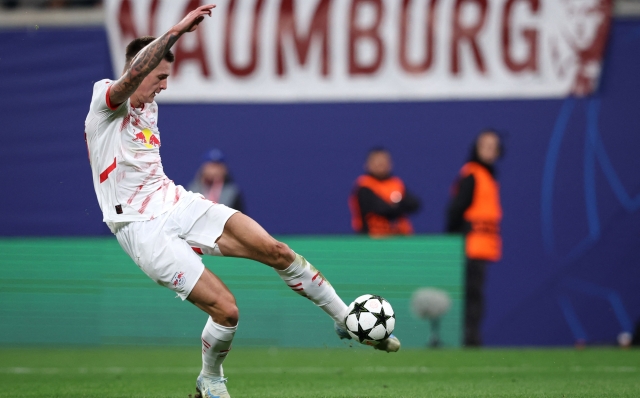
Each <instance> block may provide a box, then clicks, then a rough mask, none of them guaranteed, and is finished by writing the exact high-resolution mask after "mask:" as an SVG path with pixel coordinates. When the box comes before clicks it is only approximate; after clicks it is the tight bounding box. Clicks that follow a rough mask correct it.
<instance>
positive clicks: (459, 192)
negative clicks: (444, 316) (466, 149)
mask: <svg viewBox="0 0 640 398" xmlns="http://www.w3.org/2000/svg"><path fill="white" fill-rule="evenodd" d="M500 141H501V140H500V135H499V134H498V133H496V132H495V131H492V130H486V131H483V132H482V133H480V135H478V138H477V139H476V142H475V143H474V145H473V147H472V151H471V157H470V159H469V162H467V163H466V164H465V165H464V166H463V167H462V169H461V170H460V176H459V178H458V180H457V181H456V184H455V186H454V188H453V198H452V199H451V202H450V203H449V209H448V214H447V231H448V232H453V233H456V232H458V233H463V234H464V235H465V253H466V257H467V261H466V264H465V305H464V318H465V320H464V322H465V330H464V344H465V346H481V345H482V335H481V324H482V318H483V316H484V281H485V274H486V268H487V264H488V263H489V262H490V261H498V260H500V258H501V257H502V238H501V236H500V222H501V221H502V207H501V206H500V187H499V186H498V182H497V181H496V179H495V177H494V173H495V171H494V166H493V165H494V163H495V162H496V161H497V160H498V159H499V158H500V157H501V156H502V153H503V149H502V144H501V142H500Z"/></svg>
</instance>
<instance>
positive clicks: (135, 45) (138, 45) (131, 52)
mask: <svg viewBox="0 0 640 398" xmlns="http://www.w3.org/2000/svg"><path fill="white" fill-rule="evenodd" d="M155 39H156V38H155V37H153V36H142V37H138V38H137V39H133V40H132V41H131V43H129V44H128V45H127V50H126V52H125V54H126V58H125V63H126V65H127V66H129V65H130V64H131V61H132V60H133V59H134V58H135V56H136V55H138V53H139V52H140V50H142V49H143V48H145V47H146V46H148V45H149V43H151V42H152V41H154V40H155ZM175 59H176V57H175V56H174V55H173V53H172V52H171V50H169V51H167V53H166V54H165V55H164V60H165V61H167V62H173V61H174V60H175Z"/></svg>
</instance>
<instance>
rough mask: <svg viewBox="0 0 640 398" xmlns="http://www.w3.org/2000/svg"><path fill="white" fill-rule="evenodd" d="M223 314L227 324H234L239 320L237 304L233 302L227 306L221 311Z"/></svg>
mask: <svg viewBox="0 0 640 398" xmlns="http://www.w3.org/2000/svg"><path fill="white" fill-rule="evenodd" d="M223 316H224V319H225V321H226V323H227V324H228V325H229V326H236V325H237V324H238V320H240V311H239V310H238V306H237V305H235V303H234V304H232V305H229V306H227V307H226V308H225V309H224V311H223Z"/></svg>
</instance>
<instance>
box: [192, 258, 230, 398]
mask: <svg viewBox="0 0 640 398" xmlns="http://www.w3.org/2000/svg"><path fill="white" fill-rule="evenodd" d="M187 300H189V301H190V302H192V303H193V304H194V305H195V306H196V307H198V308H200V309H201V310H202V311H204V312H206V313H207V314H209V319H208V320H207V323H206V325H205V326H204V329H203V330H202V336H201V339H202V370H201V372H200V375H198V378H197V380H196V388H197V394H196V397H198V394H199V395H200V396H201V397H206V396H207V395H206V394H207V393H210V394H212V395H213V396H219V397H228V396H229V395H228V394H229V393H228V392H227V388H226V385H225V383H226V379H225V378H224V371H223V368H222V363H223V362H224V360H225V359H226V357H227V354H228V353H229V350H231V343H232V341H233V336H234V335H235V332H236V329H237V325H238V307H237V306H236V300H235V298H234V297H233V294H232V293H231V291H230V290H229V289H228V288H227V286H226V285H225V284H224V283H223V282H222V281H221V280H220V278H218V277H217V276H216V275H215V274H214V273H213V272H211V271H209V270H208V269H206V268H205V270H204V271H203V273H202V275H201V276H200V279H199V280H198V282H197V283H196V285H195V286H194V287H193V289H192V290H191V293H190V294H189V296H188V297H187Z"/></svg>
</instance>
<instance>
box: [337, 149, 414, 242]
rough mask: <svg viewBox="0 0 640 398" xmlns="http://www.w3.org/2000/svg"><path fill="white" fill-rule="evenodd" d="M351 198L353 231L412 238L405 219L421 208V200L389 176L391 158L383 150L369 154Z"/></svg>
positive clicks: (411, 229)
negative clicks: (409, 236) (363, 172)
mask: <svg viewBox="0 0 640 398" xmlns="http://www.w3.org/2000/svg"><path fill="white" fill-rule="evenodd" d="M364 169H365V172H366V174H364V175H362V176H360V177H358V179H357V180H356V182H355V185H354V188H353V191H352V192H351V196H350V197H349V209H350V210H351V225H352V227H353V229H354V231H356V232H358V233H362V234H369V235H370V236H375V237H381V236H387V235H410V234H413V226H412V224H411V221H410V220H409V218H408V215H409V214H412V213H415V212H416V211H418V209H419V208H420V200H419V199H418V198H417V197H416V196H415V195H413V194H412V193H411V192H409V191H407V189H406V188H405V186H404V182H402V180H401V179H400V178H398V177H395V176H393V175H392V174H391V172H392V170H393V163H392V162H391V154H390V153H389V151H388V150H387V149H385V148H381V147H377V148H373V149H371V150H370V151H369V154H368V156H367V161H366V163H365V166H364Z"/></svg>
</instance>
